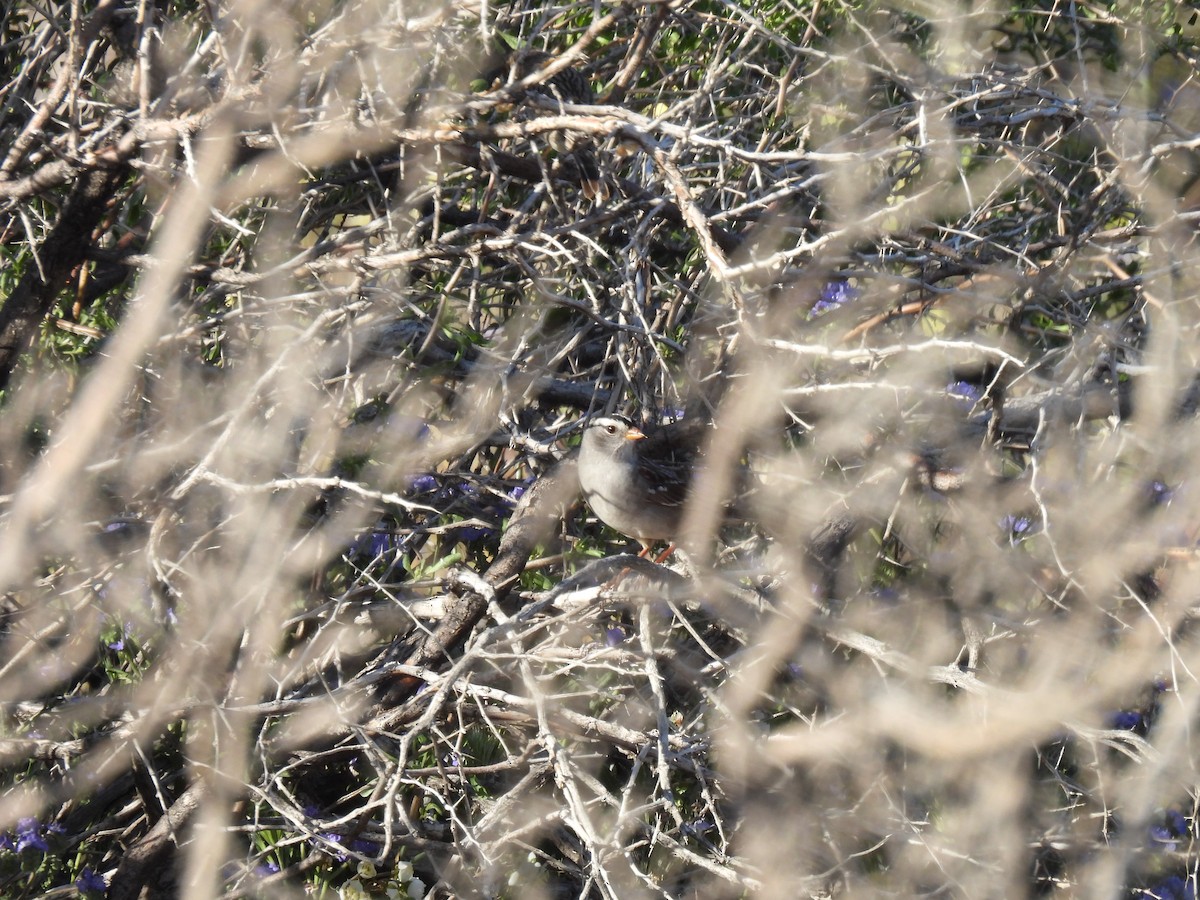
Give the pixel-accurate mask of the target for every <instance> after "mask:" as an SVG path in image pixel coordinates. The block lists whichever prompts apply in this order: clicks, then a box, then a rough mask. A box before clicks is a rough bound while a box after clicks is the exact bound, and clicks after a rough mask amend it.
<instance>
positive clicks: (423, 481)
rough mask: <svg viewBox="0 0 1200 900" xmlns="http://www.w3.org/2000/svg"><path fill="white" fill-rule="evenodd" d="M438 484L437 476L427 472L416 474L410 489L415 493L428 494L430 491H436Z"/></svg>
mask: <svg viewBox="0 0 1200 900" xmlns="http://www.w3.org/2000/svg"><path fill="white" fill-rule="evenodd" d="M437 486H438V481H437V478H436V477H434V476H433V475H429V474H425V475H417V476H415V477H414V478H413V480H412V484H411V485H410V486H409V489H410V490H411V491H412V492H413V493H414V494H428V493H429V492H430V491H436V490H437Z"/></svg>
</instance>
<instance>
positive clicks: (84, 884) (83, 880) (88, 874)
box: [75, 869, 108, 894]
mask: <svg viewBox="0 0 1200 900" xmlns="http://www.w3.org/2000/svg"><path fill="white" fill-rule="evenodd" d="M75 889H76V890H77V891H79V893H81V894H101V893H103V892H104V891H106V890H108V883H107V882H106V881H105V880H104V876H103V875H98V874H96V873H95V872H93V871H92V870H91V869H84V870H83V871H82V872H80V873H79V877H78V878H76V879H75Z"/></svg>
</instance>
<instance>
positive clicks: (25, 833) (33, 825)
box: [17, 818, 50, 853]
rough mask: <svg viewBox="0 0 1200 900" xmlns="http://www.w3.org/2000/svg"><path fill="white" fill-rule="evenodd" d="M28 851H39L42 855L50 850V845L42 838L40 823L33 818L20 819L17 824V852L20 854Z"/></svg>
mask: <svg viewBox="0 0 1200 900" xmlns="http://www.w3.org/2000/svg"><path fill="white" fill-rule="evenodd" d="M29 849H33V850H39V851H41V852H42V853H47V852H49V850H50V845H49V844H47V843H46V839H45V838H44V837H42V823H41V822H39V821H38V820H37V819H33V818H28V819H21V820H20V821H18V822H17V852H18V853H21V852H22V851H24V850H29Z"/></svg>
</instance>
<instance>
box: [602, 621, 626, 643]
mask: <svg viewBox="0 0 1200 900" xmlns="http://www.w3.org/2000/svg"><path fill="white" fill-rule="evenodd" d="M626 637H627V635H626V634H625V629H624V628H622V627H621V626H620V625H613V626H612V627H611V628H609V629H608V630H607V631H606V632H605V633H604V643H606V644H608V646H610V647H619V646H621V645H622V644H623V643H625V639H626Z"/></svg>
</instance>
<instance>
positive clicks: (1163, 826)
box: [1150, 809, 1188, 850]
mask: <svg viewBox="0 0 1200 900" xmlns="http://www.w3.org/2000/svg"><path fill="white" fill-rule="evenodd" d="M1187 836H1188V820H1187V819H1186V818H1185V817H1184V815H1183V813H1181V812H1179V811H1178V810H1175V809H1169V810H1167V811H1166V813H1165V814H1164V815H1163V821H1162V822H1161V823H1160V824H1158V825H1152V826H1150V839H1151V840H1152V841H1154V843H1155V844H1157V845H1159V846H1161V847H1162V848H1163V849H1165V850H1175V849H1176V848H1177V847H1178V846H1179V842H1180V841H1181V840H1183V839H1184V838H1186V837H1187Z"/></svg>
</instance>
